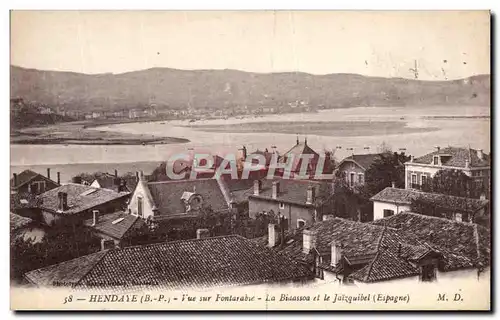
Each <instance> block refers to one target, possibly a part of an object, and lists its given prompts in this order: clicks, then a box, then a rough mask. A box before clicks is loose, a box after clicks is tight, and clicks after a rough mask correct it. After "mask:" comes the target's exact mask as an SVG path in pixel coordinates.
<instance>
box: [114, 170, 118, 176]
mask: <svg viewBox="0 0 500 320" xmlns="http://www.w3.org/2000/svg"><path fill="white" fill-rule="evenodd" d="M115 178H118V170H116V169H115Z"/></svg>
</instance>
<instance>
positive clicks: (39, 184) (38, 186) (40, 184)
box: [30, 181, 45, 194]
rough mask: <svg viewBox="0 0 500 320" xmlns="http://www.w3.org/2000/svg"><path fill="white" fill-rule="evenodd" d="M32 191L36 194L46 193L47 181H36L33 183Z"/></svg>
mask: <svg viewBox="0 0 500 320" xmlns="http://www.w3.org/2000/svg"><path fill="white" fill-rule="evenodd" d="M30 191H31V192H32V193H34V194H40V193H44V192H45V181H35V182H32V183H31V186H30Z"/></svg>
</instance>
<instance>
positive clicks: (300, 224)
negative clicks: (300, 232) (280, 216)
mask: <svg viewBox="0 0 500 320" xmlns="http://www.w3.org/2000/svg"><path fill="white" fill-rule="evenodd" d="M305 225H306V221H305V220H304V219H297V228H303V227H305Z"/></svg>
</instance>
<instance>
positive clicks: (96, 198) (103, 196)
mask: <svg viewBox="0 0 500 320" xmlns="http://www.w3.org/2000/svg"><path fill="white" fill-rule="evenodd" d="M59 192H65V193H67V194H68V207H69V208H68V210H66V211H64V212H63V214H75V213H79V212H82V211H85V210H88V209H92V208H93V207H96V206H98V205H101V204H104V203H107V202H110V201H113V200H117V199H119V198H124V197H127V196H128V195H129V194H128V193H127V194H124V193H118V192H114V191H112V190H108V189H102V188H94V187H91V186H86V185H83V184H76V183H69V184H65V185H62V186H60V187H57V188H55V189H52V190H50V191H47V192H45V193H42V194H41V195H39V196H38V202H39V206H40V208H42V209H45V210H50V211H53V212H57V211H58V210H59V207H58V205H59V198H58V193H59Z"/></svg>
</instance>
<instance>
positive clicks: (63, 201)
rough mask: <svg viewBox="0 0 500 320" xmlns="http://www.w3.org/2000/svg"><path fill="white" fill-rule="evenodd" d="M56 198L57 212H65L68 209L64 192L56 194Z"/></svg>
mask: <svg viewBox="0 0 500 320" xmlns="http://www.w3.org/2000/svg"><path fill="white" fill-rule="evenodd" d="M57 197H58V199H59V206H58V208H59V210H61V211H65V210H67V209H68V194H67V193H66V192H62V191H61V192H58V193H57Z"/></svg>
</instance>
